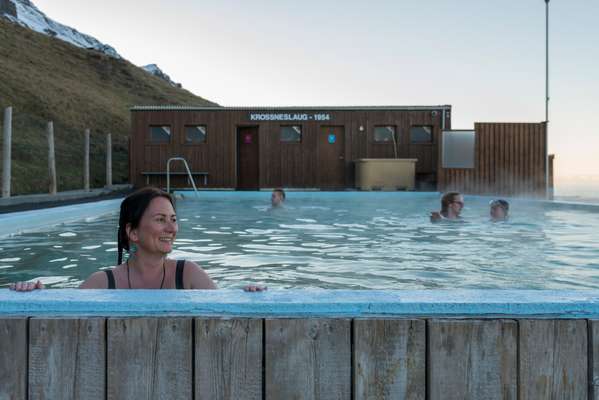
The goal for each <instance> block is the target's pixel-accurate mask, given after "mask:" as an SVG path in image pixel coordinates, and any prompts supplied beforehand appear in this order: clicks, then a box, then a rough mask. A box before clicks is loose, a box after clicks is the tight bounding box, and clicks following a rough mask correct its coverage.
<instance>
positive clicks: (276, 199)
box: [270, 189, 285, 208]
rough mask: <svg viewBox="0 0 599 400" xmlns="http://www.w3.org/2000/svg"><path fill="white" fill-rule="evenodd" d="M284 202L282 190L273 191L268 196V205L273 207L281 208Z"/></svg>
mask: <svg viewBox="0 0 599 400" xmlns="http://www.w3.org/2000/svg"><path fill="white" fill-rule="evenodd" d="M284 202H285V191H284V190H283V189H275V190H273V191H272V194H271V195H270V204H271V205H272V206H273V208H274V207H281V206H282V205H283V203H284Z"/></svg>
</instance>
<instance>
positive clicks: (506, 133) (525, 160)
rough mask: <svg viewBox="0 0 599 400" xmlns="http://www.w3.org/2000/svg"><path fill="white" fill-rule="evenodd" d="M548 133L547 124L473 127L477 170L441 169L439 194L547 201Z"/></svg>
mask: <svg viewBox="0 0 599 400" xmlns="http://www.w3.org/2000/svg"><path fill="white" fill-rule="evenodd" d="M546 129H547V127H546V124H545V123H544V122H541V123H476V124H474V130H475V132H476V136H475V137H476V139H475V150H474V168H442V166H441V165H439V177H438V189H439V191H442V192H448V191H454V190H455V191H458V192H463V193H469V194H483V195H484V194H488V195H501V196H532V197H545V193H546V186H545V182H546V176H545V168H546V165H545V164H546V160H545V151H546V145H547V142H546V137H545V131H546ZM550 161H553V158H551V160H550ZM549 168H550V172H551V174H553V167H552V166H551V165H550V166H549ZM551 179H552V177H551V176H550V180H551Z"/></svg>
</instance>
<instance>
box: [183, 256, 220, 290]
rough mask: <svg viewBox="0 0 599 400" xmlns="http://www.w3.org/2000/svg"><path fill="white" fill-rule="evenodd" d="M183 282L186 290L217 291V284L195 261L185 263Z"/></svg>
mask: <svg viewBox="0 0 599 400" xmlns="http://www.w3.org/2000/svg"><path fill="white" fill-rule="evenodd" d="M183 282H185V285H184V289H216V284H215V283H214V281H213V280H212V279H211V278H210V276H208V274H207V273H206V271H204V269H203V268H202V267H200V266H199V265H198V264H196V263H195V262H193V261H185V267H184V269H183Z"/></svg>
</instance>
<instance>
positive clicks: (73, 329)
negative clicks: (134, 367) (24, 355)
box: [29, 318, 106, 399]
mask: <svg viewBox="0 0 599 400" xmlns="http://www.w3.org/2000/svg"><path fill="white" fill-rule="evenodd" d="M105 374H106V338H105V320H104V319H103V318H81V319H63V318H61V319H37V318H32V319H31V320H30V321H29V399H101V398H104V397H105Z"/></svg>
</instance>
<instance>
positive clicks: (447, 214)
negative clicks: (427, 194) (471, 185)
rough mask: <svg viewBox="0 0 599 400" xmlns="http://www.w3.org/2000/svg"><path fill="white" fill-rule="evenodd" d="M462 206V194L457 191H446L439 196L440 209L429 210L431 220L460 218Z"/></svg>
mask: <svg viewBox="0 0 599 400" xmlns="http://www.w3.org/2000/svg"><path fill="white" fill-rule="evenodd" d="M463 208H464V196H462V195H461V194H460V193H458V192H448V193H445V194H444V195H443V197H442V198H441V211H438V212H437V211H432V212H431V222H439V221H442V220H460V219H461V217H460V213H461V212H462V209H463Z"/></svg>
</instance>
